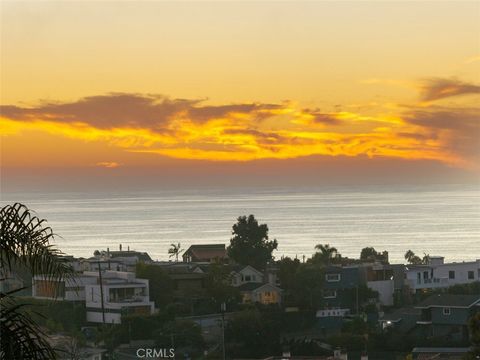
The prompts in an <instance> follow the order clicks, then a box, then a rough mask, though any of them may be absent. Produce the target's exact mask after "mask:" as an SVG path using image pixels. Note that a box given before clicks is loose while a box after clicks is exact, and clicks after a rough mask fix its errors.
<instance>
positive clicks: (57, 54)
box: [0, 1, 480, 183]
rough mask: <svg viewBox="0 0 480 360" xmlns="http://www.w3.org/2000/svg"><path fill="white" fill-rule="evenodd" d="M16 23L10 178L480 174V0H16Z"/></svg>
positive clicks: (5, 74) (9, 81)
mask: <svg viewBox="0 0 480 360" xmlns="http://www.w3.org/2000/svg"><path fill="white" fill-rule="evenodd" d="M1 20H2V21H1V40H2V41H1V44H2V45H1V54H0V60H1V68H0V70H1V84H0V85H1V96H0V104H1V108H0V115H1V123H0V133H1V150H2V153H1V165H2V167H3V169H4V171H2V178H3V180H4V182H5V181H7V182H8V181H10V182H12V181H13V180H11V179H13V178H14V174H15V173H25V172H29V174H34V173H35V171H36V170H35V169H45V168H54V169H57V171H60V172H59V173H58V174H60V175H59V176H60V178H61V176H62V175H61V174H62V172H61V169H65V171H67V169H68V172H71V171H73V172H75V171H78V172H79V173H80V172H82V171H85V169H94V168H98V169H100V170H101V169H103V171H107V172H109V173H111V172H112V171H117V172H118V171H119V170H120V169H127V170H122V174H128V173H129V171H128V169H133V170H131V172H135V171H138V170H134V169H138V168H143V169H148V168H161V167H162V166H165V164H167V163H168V164H169V165H168V166H174V167H175V168H177V169H178V168H182V167H185V168H186V169H187V170H188V171H184V172H182V175H179V176H186V177H187V178H188V177H190V176H191V174H195V173H198V172H199V171H200V172H201V171H202V169H205V168H206V167H205V164H206V163H212V164H218V163H220V165H215V166H216V167H217V168H218V171H217V170H216V171H215V176H216V177H218V176H220V177H221V176H222V172H221V168H222V165H221V163H223V164H234V163H239V164H244V166H245V167H244V169H245V172H246V174H244V176H247V177H255V176H256V175H258V173H259V170H258V169H259V168H258V166H256V165H252V166H250V165H248V164H249V163H252V164H254V163H255V164H256V163H258V162H259V161H267V162H269V163H272V162H273V163H274V164H275V168H282V169H283V171H289V169H292V168H295V166H296V165H295V162H297V164H302V163H304V162H302V161H303V160H302V159H315V157H318V159H319V160H318V162H317V163H316V164H317V165H318V166H319V167H322V166H323V164H325V161H327V162H328V163H329V164H330V165H328V166H329V169H330V168H331V169H334V170H333V171H337V172H338V173H339V176H341V173H342V168H343V167H345V166H347V167H349V166H354V167H355V166H359V165H360V164H361V166H362V167H366V168H368V166H369V164H371V165H372V167H375V168H376V169H377V170H376V174H377V175H376V176H378V174H379V173H381V172H382V169H383V171H384V172H391V171H392V167H391V166H386V165H385V163H384V162H383V161H382V159H390V161H393V162H395V161H398V164H404V163H405V162H407V163H408V162H411V163H412V164H414V163H416V164H418V163H419V162H420V163H422V164H430V165H431V166H432V169H433V168H435V169H437V168H438V167H439V166H440V167H443V168H444V169H445V176H449V177H450V176H451V175H452V171H453V172H455V171H456V172H458V174H459V177H461V176H463V174H465V173H469V174H473V176H474V178H476V179H478V173H479V170H480V166H479V165H480V162H479V154H480V150H479V149H480V148H479V146H480V145H479V136H480V129H479V122H480V108H479V105H478V104H480V102H479V100H480V98H479V90H480V25H479V24H480V3H478V2H455V3H453V2H437V3H433V2H398V3H397V2H385V3H379V2H340V3H335V2H282V3H277V2H247V3H236V2H235V3H234V2H216V3H207V2H194V3H184V2H178V3H174V2H142V3H133V2H121V1H117V2H114V1H103V2H66V1H65V2H13V1H12V2H2V3H1ZM320 159H321V160H320ZM330 159H331V160H333V163H336V164H338V166H337V167H335V166H333V167H332V165H331V163H332V162H331V161H330ZM335 159H338V161H337V162H335ZM345 159H348V161H347V162H345ZM369 159H370V160H369ZM376 160H378V161H376ZM308 164H309V165H308V166H312V163H311V162H310V160H309V162H308ZM313 164H315V162H313ZM430 165H429V166H430ZM229 166H233V165H225V167H224V169H231V168H229ZM240 166H242V165H240ZM399 168H402V169H404V168H403V165H402V166H400V165H399ZM409 169H410V170H408V171H411V172H412V174H411V175H413V174H414V173H415V172H416V171H418V166H417V165H412V166H411V167H409ZM226 171H227V170H225V172H226ZM228 171H230V170H228ZM378 171H379V172H378ZM402 171H404V170H402ZM300 173H301V172H300ZM9 174H12V175H11V176H9ZM95 174H97V173H96V172H95ZM438 174H439V173H438V171H437V170H435V177H436V178H437V179H438V176H439V175H438ZM440 174H441V173H440ZM447 174H448V175H447ZM223 175H225V176H228V174H227V173H225V174H223ZM92 176H93V177H94V178H95V176H97V175H92ZM305 176H308V174H307V173H305ZM440 176H441V175H440ZM56 177H58V175H56ZM298 181H299V183H301V182H302V181H301V179H298Z"/></svg>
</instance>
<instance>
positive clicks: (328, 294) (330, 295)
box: [323, 289, 337, 299]
mask: <svg viewBox="0 0 480 360" xmlns="http://www.w3.org/2000/svg"><path fill="white" fill-rule="evenodd" d="M323 297H324V298H325V299H334V298H336V297H337V291H336V290H332V289H325V290H323Z"/></svg>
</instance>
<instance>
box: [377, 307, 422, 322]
mask: <svg viewBox="0 0 480 360" xmlns="http://www.w3.org/2000/svg"><path fill="white" fill-rule="evenodd" d="M420 315H421V310H420V309H416V308H414V307H411V306H409V307H403V308H400V309H397V310H395V311H393V312H391V313H388V314H384V315H383V316H382V318H381V319H380V321H392V322H396V321H399V320H402V319H404V318H405V316H420Z"/></svg>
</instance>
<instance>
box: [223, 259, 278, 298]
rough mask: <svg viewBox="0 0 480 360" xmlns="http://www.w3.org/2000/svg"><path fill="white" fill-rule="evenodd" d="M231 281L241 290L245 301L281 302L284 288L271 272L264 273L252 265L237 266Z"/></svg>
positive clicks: (232, 273)
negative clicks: (277, 284) (281, 287)
mask: <svg viewBox="0 0 480 360" xmlns="http://www.w3.org/2000/svg"><path fill="white" fill-rule="evenodd" d="M231 281H232V285H233V286H235V287H237V288H238V290H239V291H240V294H241V295H242V302H243V303H255V302H258V303H261V304H279V303H281V300H282V289H280V288H279V287H278V286H276V283H275V282H276V277H274V276H271V272H266V273H265V274H264V273H262V272H261V271H258V270H257V269H255V268H254V267H252V266H250V265H247V266H236V267H234V269H233V270H232V272H231Z"/></svg>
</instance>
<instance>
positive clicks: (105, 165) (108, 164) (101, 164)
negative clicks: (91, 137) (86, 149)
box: [95, 161, 121, 169]
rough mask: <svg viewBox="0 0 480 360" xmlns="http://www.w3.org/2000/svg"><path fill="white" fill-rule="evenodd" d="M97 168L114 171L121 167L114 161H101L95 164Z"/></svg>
mask: <svg viewBox="0 0 480 360" xmlns="http://www.w3.org/2000/svg"><path fill="white" fill-rule="evenodd" d="M95 165H96V166H98V167H103V168H107V169H115V168H118V167H120V166H121V164H120V163H118V162H115V161H101V162H98V163H96V164H95Z"/></svg>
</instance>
